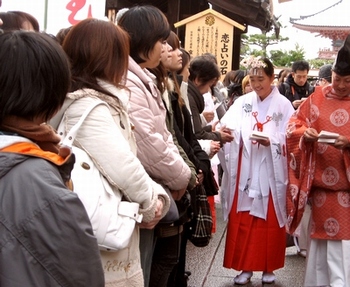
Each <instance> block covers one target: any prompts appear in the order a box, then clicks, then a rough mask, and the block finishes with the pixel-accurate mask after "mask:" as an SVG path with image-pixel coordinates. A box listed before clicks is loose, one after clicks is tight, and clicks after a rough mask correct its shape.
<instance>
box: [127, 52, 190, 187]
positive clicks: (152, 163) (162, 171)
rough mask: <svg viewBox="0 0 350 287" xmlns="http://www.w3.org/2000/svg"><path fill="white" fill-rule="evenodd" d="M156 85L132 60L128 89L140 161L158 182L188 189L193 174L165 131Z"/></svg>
mask: <svg viewBox="0 0 350 287" xmlns="http://www.w3.org/2000/svg"><path fill="white" fill-rule="evenodd" d="M154 81H155V77H154V75H153V74H151V73H150V72H149V71H147V70H146V69H142V68H141V67H140V66H139V65H138V64H137V63H136V62H135V61H134V60H133V59H132V58H131V57H129V71H128V74H127V82H126V86H127V88H128V89H129V90H130V93H131V94H130V107H129V115H130V119H131V122H132V123H133V124H134V125H135V130H134V132H135V137H136V143H137V157H138V158H139V159H140V161H141V163H142V165H143V166H144V168H145V169H146V171H147V172H148V174H149V175H150V176H151V177H152V178H153V179H154V180H155V181H157V182H159V183H161V184H164V185H165V186H167V187H168V188H169V189H170V190H179V189H182V188H185V187H187V185H188V182H189V179H190V177H191V170H190V168H189V167H188V166H187V164H186V163H185V162H184V160H183V159H182V157H181V156H180V154H179V151H178V149H177V147H176V146H175V145H174V142H173V138H172V135H171V134H170V132H169V131H168V129H167V127H166V123H165V117H166V108H165V106H164V104H163V101H162V97H161V94H160V91H159V90H158V89H157V87H156V85H155V82H154Z"/></svg>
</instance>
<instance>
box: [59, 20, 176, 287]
mask: <svg viewBox="0 0 350 287" xmlns="http://www.w3.org/2000/svg"><path fill="white" fill-rule="evenodd" d="M62 46H63V49H64V50H65V52H66V54H67V55H68V57H69V59H70V61H71V70H72V87H71V91H72V92H71V93H69V94H68V95H67V99H66V102H65V105H64V107H63V109H62V111H61V112H60V115H61V116H58V118H59V120H61V119H62V121H63V123H64V125H65V127H66V129H67V130H70V129H71V128H72V126H73V125H74V124H76V123H77V121H78V120H79V118H80V117H81V116H82V114H83V113H84V111H85V110H86V109H87V108H88V107H89V106H90V105H91V103H92V102H95V101H103V102H105V103H107V104H108V105H99V106H97V107H95V108H94V109H93V110H92V112H91V113H90V114H89V115H88V116H87V118H86V120H85V121H84V122H83V124H82V126H81V127H80V129H79V133H78V135H77V137H76V139H75V143H74V144H75V145H76V146H78V147H80V148H82V149H84V150H85V151H86V152H87V153H88V154H89V155H90V156H91V158H92V159H93V160H94V162H95V164H96V166H98V168H99V170H100V172H101V173H102V174H103V175H104V176H105V177H106V178H107V180H108V181H109V183H110V184H111V185H113V186H115V187H117V188H118V189H119V190H120V191H121V192H122V194H123V196H124V197H125V198H126V199H127V200H129V201H131V202H136V203H139V205H140V210H139V212H140V213H141V214H143V221H144V222H145V223H147V226H148V227H149V228H152V227H153V226H155V225H156V224H157V223H158V221H159V220H160V219H161V218H162V217H163V216H164V215H165V213H166V212H167V211H168V209H169V205H170V201H169V197H168V196H167V194H166V192H165V191H164V189H163V188H162V187H161V186H160V185H158V184H157V183H155V182H154V181H153V180H152V179H151V178H150V177H149V176H148V174H147V173H146V171H145V169H144V168H143V166H142V164H141V163H140V161H139V160H138V159H137V157H136V144H135V138H134V135H133V131H132V127H133V126H132V124H131V122H130V120H129V117H128V114H127V107H128V101H129V97H130V93H129V91H128V90H126V89H124V88H123V85H122V84H121V83H122V82H123V80H122V79H123V76H124V75H125V73H126V71H127V67H128V54H129V42H128V36H127V34H126V33H125V32H124V31H123V30H122V29H120V28H119V27H117V26H115V25H114V24H113V23H111V22H106V21H102V20H97V19H86V20H83V21H81V22H80V23H79V24H77V25H76V26H74V27H73V28H72V30H71V31H70V32H69V33H68V34H67V36H66V38H65V39H64V41H63V44H62ZM63 113H64V115H63ZM62 115H63V116H62ZM56 121H57V118H56ZM73 180H74V179H73ZM100 253H101V259H102V264H103V268H104V273H105V281H106V286H137V287H139V286H140V287H141V286H142V287H143V285H144V283H143V282H144V280H143V274H142V269H141V265H140V252H139V227H138V226H136V228H135V230H134V233H133V235H132V238H131V241H130V243H129V245H128V246H127V247H126V248H124V249H121V250H118V251H116V252H114V251H101V252H100Z"/></svg>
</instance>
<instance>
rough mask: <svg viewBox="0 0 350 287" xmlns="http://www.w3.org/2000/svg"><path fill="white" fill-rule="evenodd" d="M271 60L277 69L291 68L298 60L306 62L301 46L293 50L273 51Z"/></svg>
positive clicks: (296, 46) (297, 45)
mask: <svg viewBox="0 0 350 287" xmlns="http://www.w3.org/2000/svg"><path fill="white" fill-rule="evenodd" d="M269 58H270V60H271V61H272V63H273V64H274V65H275V66H277V67H290V66H292V64H293V62H295V61H298V60H305V59H304V58H305V51H304V49H303V48H302V47H300V46H299V44H296V45H295V48H294V49H293V50H289V51H286V50H284V51H282V50H271V51H270V57H269Z"/></svg>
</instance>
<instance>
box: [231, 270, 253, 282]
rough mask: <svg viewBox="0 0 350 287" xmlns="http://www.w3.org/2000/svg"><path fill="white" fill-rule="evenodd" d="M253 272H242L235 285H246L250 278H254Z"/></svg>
mask: <svg viewBox="0 0 350 287" xmlns="http://www.w3.org/2000/svg"><path fill="white" fill-rule="evenodd" d="M252 276H253V272H251V271H242V272H241V274H239V275H237V276H236V277H235V279H234V281H235V284H237V285H245V284H247V283H249V282H250V278H252Z"/></svg>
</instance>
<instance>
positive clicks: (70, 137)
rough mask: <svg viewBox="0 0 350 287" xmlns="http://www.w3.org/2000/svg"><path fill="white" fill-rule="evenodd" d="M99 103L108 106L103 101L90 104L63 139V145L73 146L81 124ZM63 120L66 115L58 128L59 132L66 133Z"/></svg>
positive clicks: (60, 133)
mask: <svg viewBox="0 0 350 287" xmlns="http://www.w3.org/2000/svg"><path fill="white" fill-rule="evenodd" d="M99 105H106V106H107V107H108V105H107V103H105V102H103V101H98V102H93V103H92V104H91V105H90V106H88V107H87V109H86V110H85V111H84V113H83V114H82V116H81V117H80V119H79V121H78V122H77V123H76V124H75V125H74V126H73V127H72V128H71V129H70V131H69V132H68V134H67V135H66V136H65V137H64V139H63V140H62V141H61V145H62V146H67V147H72V146H73V142H74V140H75V138H76V136H77V134H78V131H79V128H80V127H81V125H82V124H83V122H84V121H85V119H86V117H87V116H88V115H89V114H90V113H91V111H92V110H93V109H94V108H95V107H97V106H99ZM63 120H64V117H63V118H62V120H61V123H60V125H59V127H58V129H57V132H58V134H59V135H64V134H65V129H64V124H63Z"/></svg>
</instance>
